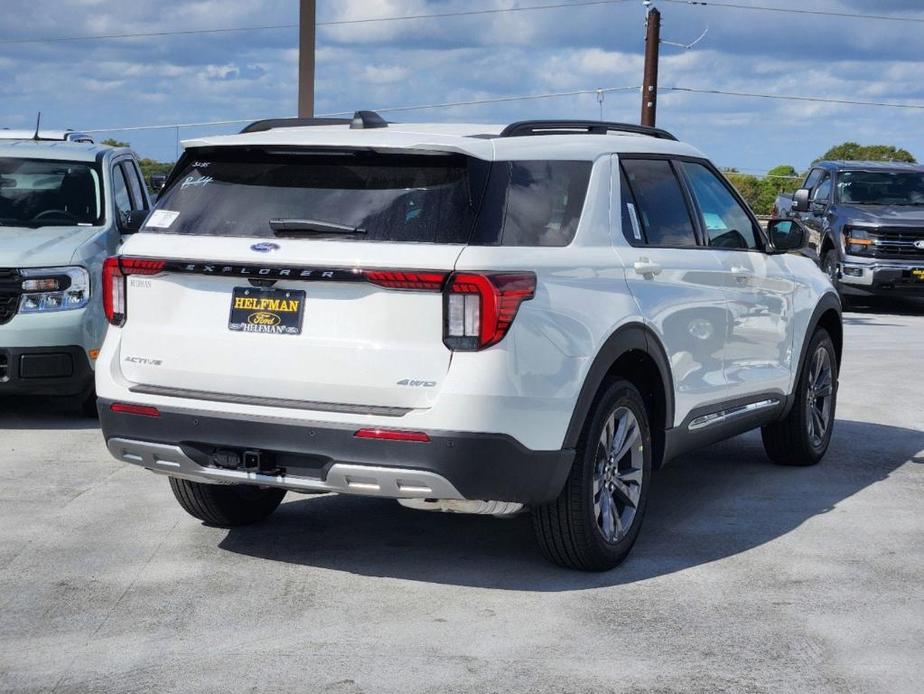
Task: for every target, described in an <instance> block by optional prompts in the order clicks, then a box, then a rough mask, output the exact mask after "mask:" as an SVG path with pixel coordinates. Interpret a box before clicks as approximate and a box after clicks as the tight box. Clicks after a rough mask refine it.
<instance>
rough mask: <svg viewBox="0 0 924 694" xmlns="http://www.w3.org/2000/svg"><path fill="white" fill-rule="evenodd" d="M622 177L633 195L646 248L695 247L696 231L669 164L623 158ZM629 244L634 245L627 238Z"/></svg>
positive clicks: (630, 229)
mask: <svg viewBox="0 0 924 694" xmlns="http://www.w3.org/2000/svg"><path fill="white" fill-rule="evenodd" d="M622 171H623V176H624V177H625V178H626V180H627V182H628V185H629V188H630V190H631V191H632V193H633V196H634V199H635V204H636V205H637V206H638V209H637V210H636V212H637V215H638V218H639V221H640V222H641V227H642V234H643V236H644V244H646V245H649V246H667V247H677V246H696V245H697V241H696V232H695V231H694V227H693V220H692V218H691V217H690V209H689V207H688V206H687V201H686V197H685V196H684V194H683V189H682V188H681V187H680V181H678V180H677V176H676V175H675V174H674V169H673V167H672V166H671V163H670V162H669V161H667V160H665V159H624V160H623V161H622ZM627 214H628V215H629V216H630V226H629V228H628V229H627V230H626V231H629V232H630V236H627V238H629V242H630V243H637V241H636V240H635V239H634V238H632V237H631V234H632V233H634V232H632V229H633V227H632V225H631V213H630V212H629V211H628V210H627Z"/></svg>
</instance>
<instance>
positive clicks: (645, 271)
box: [632, 258, 661, 280]
mask: <svg viewBox="0 0 924 694" xmlns="http://www.w3.org/2000/svg"><path fill="white" fill-rule="evenodd" d="M632 269H633V270H635V274H636V275H642V276H643V277H644V278H645V279H649V280H650V279H651V278H653V277H654V276H655V275H660V274H661V266H660V265H658V264H657V263H655V262H653V261H651V260H649V259H648V258H639V259H638V260H636V261H635V262H634V263H632Z"/></svg>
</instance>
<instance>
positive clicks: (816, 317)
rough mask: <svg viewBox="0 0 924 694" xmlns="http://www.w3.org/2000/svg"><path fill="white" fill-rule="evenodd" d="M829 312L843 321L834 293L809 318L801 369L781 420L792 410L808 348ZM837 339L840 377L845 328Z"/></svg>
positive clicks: (816, 307) (798, 370)
mask: <svg viewBox="0 0 924 694" xmlns="http://www.w3.org/2000/svg"><path fill="white" fill-rule="evenodd" d="M828 311H834V312H835V313H836V314H837V318H838V320H841V314H842V311H843V309H842V307H841V299H840V297H839V296H838V295H837V294H835V293H834V292H827V293H825V294H823V295H822V297H821V299H819V300H818V305H817V306H815V310H814V311H812V317H811V318H809V321H808V325H807V326H806V328H805V335H804V336H803V338H802V346H801V347H800V349H799V368H798V369H797V370H796V378H795V380H794V381H793V388H792V392H791V393H789V395H788V396H787V397H786V405H785V407H784V408H783V410H782V414H781V415H780V419H783V418H784V417H786V415H788V414H789V410H790V409H792V406H793V403H794V402H795V400H796V389H797V388H798V386H799V381H800V380H801V379H802V371H803V369H804V368H805V359H806V357H807V356H808V346H809V342H810V341H811V339H812V335H814V334H815V331H816V330H817V329H818V324H819V323H820V322H821V317H822V316H823V315H825V313H827V312H828ZM833 337H834V338H835V339H837V338H840V340H841V348H840V349H839V350H838V353H837V357H838V359H837V372H838V376H840V370H841V357H842V352H843V339H844V331H843V327H842V328H841V334H840V335H839V336H837V335H835V336H833Z"/></svg>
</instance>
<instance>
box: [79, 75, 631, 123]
mask: <svg viewBox="0 0 924 694" xmlns="http://www.w3.org/2000/svg"><path fill="white" fill-rule="evenodd" d="M637 89H639V87H638V86H637V85H636V86H631V87H603V88H599V89H575V90H573V91H570V92H545V93H542V94H521V95H516V96H498V97H494V98H490V99H470V100H467V101H446V102H443V103H437V104H418V105H416V106H386V107H382V108H373V109H372V110H373V111H376V112H377V113H397V112H401V111H425V110H430V109H438V108H453V107H456V106H477V105H481V104H500V103H505V102H509V101H531V100H535V99H556V98H560V97H566V96H581V95H584V94H600V93H603V94H610V93H614V92H630V91H636V90H637ZM352 115H353V111H338V112H336V113H322V114H319V115H318V118H334V117H337V116H352ZM256 120H261V119H260V118H243V119H238V120H216V121H204V122H199V123H170V124H163V125H130V126H126V127H123V128H96V129H94V130H87V129H84V128H81V130H80V132H83V133H87V134H95V133H114V132H131V131H134V130H177V129H178V128H198V127H212V126H218V125H240V124H241V123H253V122H254V121H256Z"/></svg>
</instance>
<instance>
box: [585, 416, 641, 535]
mask: <svg viewBox="0 0 924 694" xmlns="http://www.w3.org/2000/svg"><path fill="white" fill-rule="evenodd" d="M644 482H645V480H644V448H643V438H642V432H641V428H640V427H639V423H638V420H637V419H636V417H635V415H634V414H633V413H632V411H631V410H630V409H629V408H627V407H617V408H616V409H615V410H613V412H611V413H610V415H609V417H607V418H606V420H605V423H604V426H603V431H602V432H601V434H600V439H599V441H598V443H597V452H596V458H595V461H594V478H593V497H594V517H595V518H596V521H597V527H598V528H599V529H600V532H601V533H602V535H603V537H604V539H605V540H606V541H607V542H613V543H615V542H618V541H619V540H621V539H622V538H623V537H625V536H626V534H627V533H628V532H629V529H630V528H631V527H632V523H633V521H634V520H635V517H636V513H637V510H638V504H639V499H640V498H641V491H642V484H643V483H644Z"/></svg>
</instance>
